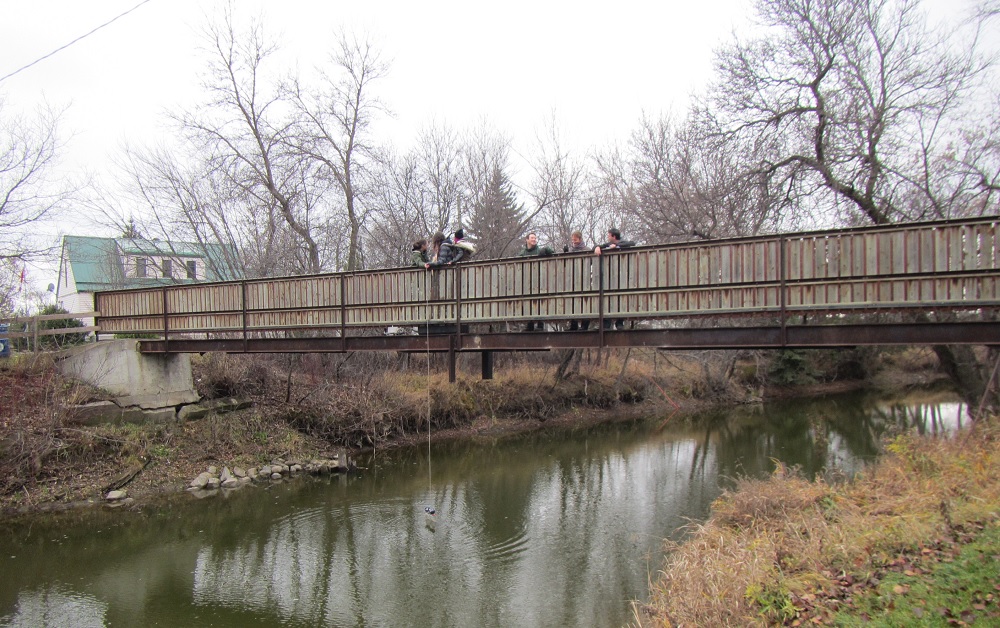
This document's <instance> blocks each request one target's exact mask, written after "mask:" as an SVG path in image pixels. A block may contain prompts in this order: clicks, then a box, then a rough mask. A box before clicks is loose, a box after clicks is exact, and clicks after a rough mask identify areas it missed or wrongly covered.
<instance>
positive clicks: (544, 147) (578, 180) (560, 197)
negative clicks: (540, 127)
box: [529, 116, 595, 246]
mask: <svg viewBox="0 0 1000 628" xmlns="http://www.w3.org/2000/svg"><path fill="white" fill-rule="evenodd" d="M536 140H537V143H536V149H535V158H534V163H533V167H534V171H535V175H534V177H533V180H532V183H531V188H530V190H529V194H530V196H531V200H532V203H533V205H534V206H535V207H536V208H537V209H538V212H537V215H536V216H535V219H534V220H533V221H532V226H533V227H534V229H535V231H537V232H539V234H540V235H541V236H542V239H543V240H544V241H547V242H550V243H552V244H553V245H555V246H558V244H559V243H565V242H568V241H569V235H570V234H571V233H572V232H573V231H576V230H580V231H583V232H590V231H592V230H593V226H594V222H595V216H594V213H593V212H592V211H591V209H592V208H593V206H592V205H591V204H590V203H588V202H587V201H588V198H587V188H586V183H587V176H586V174H587V172H586V167H585V165H584V163H583V162H582V161H581V160H579V159H576V158H575V157H574V156H573V155H572V154H571V153H570V152H569V151H568V150H566V149H565V148H564V147H563V142H562V138H561V136H560V133H559V129H558V128H557V126H556V120H555V117H554V116H552V117H550V118H549V119H548V121H547V122H546V125H545V129H544V134H543V135H539V136H538V137H537V138H536Z"/></svg>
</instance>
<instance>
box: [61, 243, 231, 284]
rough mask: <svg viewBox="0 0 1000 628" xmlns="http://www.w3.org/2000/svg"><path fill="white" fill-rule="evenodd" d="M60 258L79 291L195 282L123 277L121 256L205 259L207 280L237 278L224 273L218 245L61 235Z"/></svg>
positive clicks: (221, 247)
mask: <svg viewBox="0 0 1000 628" xmlns="http://www.w3.org/2000/svg"><path fill="white" fill-rule="evenodd" d="M62 255H63V263H64V264H69V265H70V267H71V268H72V271H73V277H74V278H75V279H76V289H77V291H78V292H97V291H99V290H117V289H121V288H146V287H151V286H163V285H176V284H185V283H195V280H193V279H186V278H172V279H171V278H164V277H126V276H125V269H124V268H123V266H122V256H123V255H125V256H136V255H149V256H157V257H175V258H185V257H190V258H198V259H204V260H205V280H206V281H223V280H227V279H235V278H236V277H233V276H231V275H232V273H230V272H227V270H228V265H227V264H226V263H225V259H226V256H225V248H224V247H223V246H222V245H220V244H205V245H201V244H198V243H194V242H167V241H162V240H145V239H139V238H95V237H90V236H63V252H62Z"/></svg>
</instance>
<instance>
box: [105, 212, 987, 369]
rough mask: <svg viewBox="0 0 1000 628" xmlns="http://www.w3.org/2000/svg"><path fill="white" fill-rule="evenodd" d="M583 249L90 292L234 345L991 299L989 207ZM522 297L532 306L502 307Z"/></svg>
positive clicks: (112, 309)
mask: <svg viewBox="0 0 1000 628" xmlns="http://www.w3.org/2000/svg"><path fill="white" fill-rule="evenodd" d="M584 255H589V254H586V253H582V254H562V255H555V256H551V257H544V258H505V259H499V260H478V261H474V262H463V263H461V264H458V265H455V266H448V267H444V268H440V269H436V270H431V271H425V270H423V269H415V268H397V269H378V270H370V271H352V272H345V273H328V274H321V275H306V276H296V277H280V278H269V279H268V278H261V279H247V280H240V281H236V282H234V281H229V282H215V283H200V284H188V285H184V286H170V287H155V288H142V289H137V290H127V291H126V290H115V291H107V292H100V293H97V295H95V304H96V305H97V306H98V309H100V310H101V311H103V312H105V314H104V315H103V316H100V317H99V319H98V321H99V323H100V324H101V325H102V326H104V325H107V326H108V331H109V332H110V333H114V332H140V331H141V332H147V331H150V332H153V333H163V334H165V335H170V336H183V335H185V334H190V333H210V334H211V333H214V334H230V333H240V334H241V335H242V337H243V338H244V346H246V343H247V341H248V340H249V339H250V338H251V335H252V334H257V333H260V332H266V331H280V330H307V329H311V330H324V329H325V330H338V331H339V334H340V337H341V339H342V341H341V344H342V346H343V347H344V348H345V349H346V346H347V344H346V342H347V341H346V337H347V335H348V331H349V330H350V329H355V328H364V327H382V328H384V327H386V326H388V325H402V326H408V325H409V326H414V325H422V324H427V323H430V324H440V323H448V324H455V325H457V329H458V332H457V333H459V334H460V333H461V331H460V330H461V325H462V324H465V323H488V322H503V321H518V320H525V321H527V320H556V321H561V320H568V319H569V318H592V317H594V316H596V317H597V320H598V328H599V329H598V330H597V331H598V332H599V336H600V338H601V339H602V340H601V343H602V345H603V338H604V330H603V327H604V325H603V322H604V320H605V319H606V318H644V319H651V318H661V319H667V318H674V317H679V316H680V317H692V316H703V315H718V314H723V315H759V314H769V315H772V316H776V317H780V320H781V326H782V330H783V331H782V335H783V336H782V337H783V338H784V337H786V336H785V334H786V333H787V331H786V330H785V328H786V326H787V317H788V316H789V315H790V314H791V313H794V312H801V311H810V310H824V311H838V310H839V311H857V310H864V309H866V308H867V309H871V310H872V311H886V310H890V309H906V308H914V307H934V308H938V309H948V308H951V309H966V310H969V309H976V308H981V307H990V308H994V307H1000V219H998V218H996V217H990V218H975V219H968V220H951V221H936V222H933V223H916V224H910V225H891V226H879V227H867V228H853V229H845V230H831V231H820V232H802V233H793V234H777V235H769V236H757V237H753V238H734V239H727V240H718V241H699V242H684V243H672V244H664V245H656V246H644V247H634V248H629V249H622V250H617V251H608V252H606V253H604V254H602V255H601V256H600V257H599V258H596V259H594V262H595V263H594V264H582V263H579V262H576V263H574V262H573V260H579V259H581V257H582V256H584ZM592 259H593V258H592ZM594 265H596V267H597V269H596V273H597V274H596V279H597V282H596V286H595V285H594V282H593V278H595V277H594V276H593V275H592V274H591V273H592V272H593V266H594ZM526 269H530V270H531V272H530V273H525V272H523V271H524V270H526ZM616 269H617V270H616ZM612 272H614V273H616V274H615V275H614V276H612V274H611V273H612ZM428 273H430V274H428ZM529 276H530V277H531V278H532V279H530V280H529ZM449 281H451V282H452V286H451V290H448V283H449ZM535 281H544V282H545V283H544V284H543V285H544V287H545V290H544V291H542V290H539V289H537V287H532V286H533V285H534V284H533V282H535ZM348 283H350V293H348ZM237 286H238V288H237ZM578 286H579V287H582V288H583V289H580V288H578ZM389 287H391V288H392V289H389ZM167 290H171V291H172V292H171V299H172V300H173V301H174V302H175V303H176V304H177V307H176V308H174V311H168V309H169V308H170V301H171V300H168V299H167V297H166V291H167ZM234 290H237V291H238V292H239V294H238V295H237V293H236V292H234ZM463 290H467V291H468V292H469V294H468V295H464V296H463V294H462V293H463ZM157 292H159V293H160V294H157ZM251 292H252V294H253V299H252V304H251V299H250V298H249V294H250V293H251ZM425 293H427V294H429V295H430V297H428V296H427V294H425ZM324 295H326V298H324ZM335 295H336V296H335ZM376 295H377V297H376ZM175 297H176V298H175ZM526 300H531V302H532V311H535V313H534V314H528V315H522V314H520V313H519V311H515V308H517V306H518V304H519V302H522V301H526ZM335 301H339V303H336V302H335ZM606 301H608V302H607V303H606ZM156 302H159V303H160V305H159V307H157V306H156ZM573 304H576V305H579V306H581V308H582V309H583V311H585V312H590V315H586V314H581V315H577V314H576V313H575V312H576V305H573ZM422 307H430V308H431V310H430V311H427V312H423V310H422V309H421V308H422ZM536 308H537V311H536ZM609 308H611V309H610V310H609ZM452 309H453V311H449V310H452ZM571 309H572V311H573V314H569V312H570V311H571ZM421 312H423V313H422V314H421ZM432 312H433V314H432ZM338 319H339V320H338ZM348 319H350V322H349V321H348ZM157 321H160V322H159V323H157ZM460 344H461V343H460Z"/></svg>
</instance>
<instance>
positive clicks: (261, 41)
mask: <svg viewBox="0 0 1000 628" xmlns="http://www.w3.org/2000/svg"><path fill="white" fill-rule="evenodd" d="M234 21H235V20H234V16H233V13H232V11H231V8H230V9H229V10H227V11H226V12H225V13H224V15H223V17H222V19H221V20H220V21H219V22H216V23H214V24H213V25H211V26H210V27H209V30H208V31H207V33H206V35H207V41H208V42H209V52H210V54H211V55H212V62H211V66H210V68H209V72H208V74H207V78H206V80H205V82H204V89H205V92H206V94H207V96H208V98H207V100H206V102H205V103H203V104H202V105H201V106H199V107H198V108H196V109H194V110H192V111H189V112H186V113H183V114H181V115H178V116H175V119H176V121H177V122H179V123H180V126H181V128H182V129H183V131H184V132H185V134H186V136H187V137H188V140H189V141H190V142H191V145H192V146H193V147H194V148H195V150H196V152H197V154H199V155H200V156H201V158H202V159H203V160H204V162H205V172H206V173H210V174H211V176H212V177H213V178H215V180H216V181H217V182H219V183H220V184H221V185H223V186H224V187H225V188H227V191H228V192H229V194H230V198H232V199H238V200H239V201H240V202H244V203H249V204H253V205H255V206H256V207H257V208H258V209H257V210H255V211H253V212H252V213H253V214H254V215H255V216H269V215H270V212H271V211H274V212H275V214H276V215H277V216H278V217H280V223H281V224H283V225H285V226H287V228H288V229H289V230H290V232H291V233H292V234H294V237H295V241H296V245H297V247H296V248H299V249H300V250H301V252H302V255H301V258H300V269H299V272H307V273H315V272H319V271H320V270H321V269H322V268H323V255H322V254H323V246H322V244H321V242H320V241H319V236H318V235H317V234H319V233H322V231H323V227H324V218H323V212H322V211H321V209H319V208H318V205H319V204H318V203H317V201H316V199H315V193H314V195H313V197H311V198H310V197H309V195H308V194H307V193H306V191H305V186H306V185H307V184H308V183H309V182H310V181H311V180H312V179H313V176H314V174H313V173H311V172H310V168H311V164H310V162H309V161H308V160H306V159H304V158H303V156H302V155H301V154H299V153H297V152H295V151H293V150H289V138H290V134H289V131H290V126H291V122H290V111H289V109H290V108H289V106H288V104H287V103H286V102H285V101H284V100H282V94H281V92H280V90H279V89H278V86H277V83H276V81H273V80H271V79H272V77H273V76H274V72H273V71H272V72H271V73H270V74H269V73H268V69H269V68H268V65H267V63H268V61H269V60H270V59H271V58H272V56H273V54H274V52H275V51H276V46H275V45H274V44H272V43H270V42H269V41H268V39H267V38H266V37H265V35H264V30H263V27H262V25H261V24H260V22H259V21H254V22H252V23H251V24H250V26H249V27H248V29H247V32H246V33H242V34H238V33H237V32H236V28H235V25H234ZM258 226H260V227H264V228H268V229H278V227H279V223H278V222H277V221H267V222H265V223H264V224H259V225H258ZM262 236H263V237H265V238H272V237H276V236H277V234H276V233H263V234H262Z"/></svg>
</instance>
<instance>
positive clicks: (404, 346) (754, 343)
mask: <svg viewBox="0 0 1000 628" xmlns="http://www.w3.org/2000/svg"><path fill="white" fill-rule="evenodd" d="M936 344H972V345H1000V322H997V321H970V322H965V323H896V324H888V325H789V326H787V327H784V328H782V327H780V326H774V327H703V328H683V329H680V328H678V329H636V330H627V331H607V332H603V330H592V331H584V332H579V331H578V332H546V333H517V332H515V333H492V334H487V333H483V334H476V333H469V332H465V333H463V334H462V335H461V337H459V336H458V335H457V334H453V333H452V334H447V335H430V336H424V337H420V336H347V337H344V338H340V337H335V336H330V337H313V338H250V339H248V340H246V341H244V340H243V339H242V338H233V339H207V340H195V339H184V338H178V337H176V336H173V337H172V338H171V339H170V343H169V349H168V344H167V342H166V341H165V340H141V341H139V350H140V351H141V352H143V353H168V352H169V353H204V352H207V351H223V352H227V353H342V352H345V351H352V352H353V351H413V352H425V351H429V352H432V353H443V352H447V353H449V354H450V355H449V369H450V370H454V366H453V362H454V357H453V356H454V354H455V353H457V352H462V351H479V352H482V351H549V350H556V349H596V348H601V347H621V348H627V347H650V348H660V349H678V350H680V349H775V348H782V347H788V348H809V347H817V348H822V347H849V346H858V345H869V346H870V345H936Z"/></svg>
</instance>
